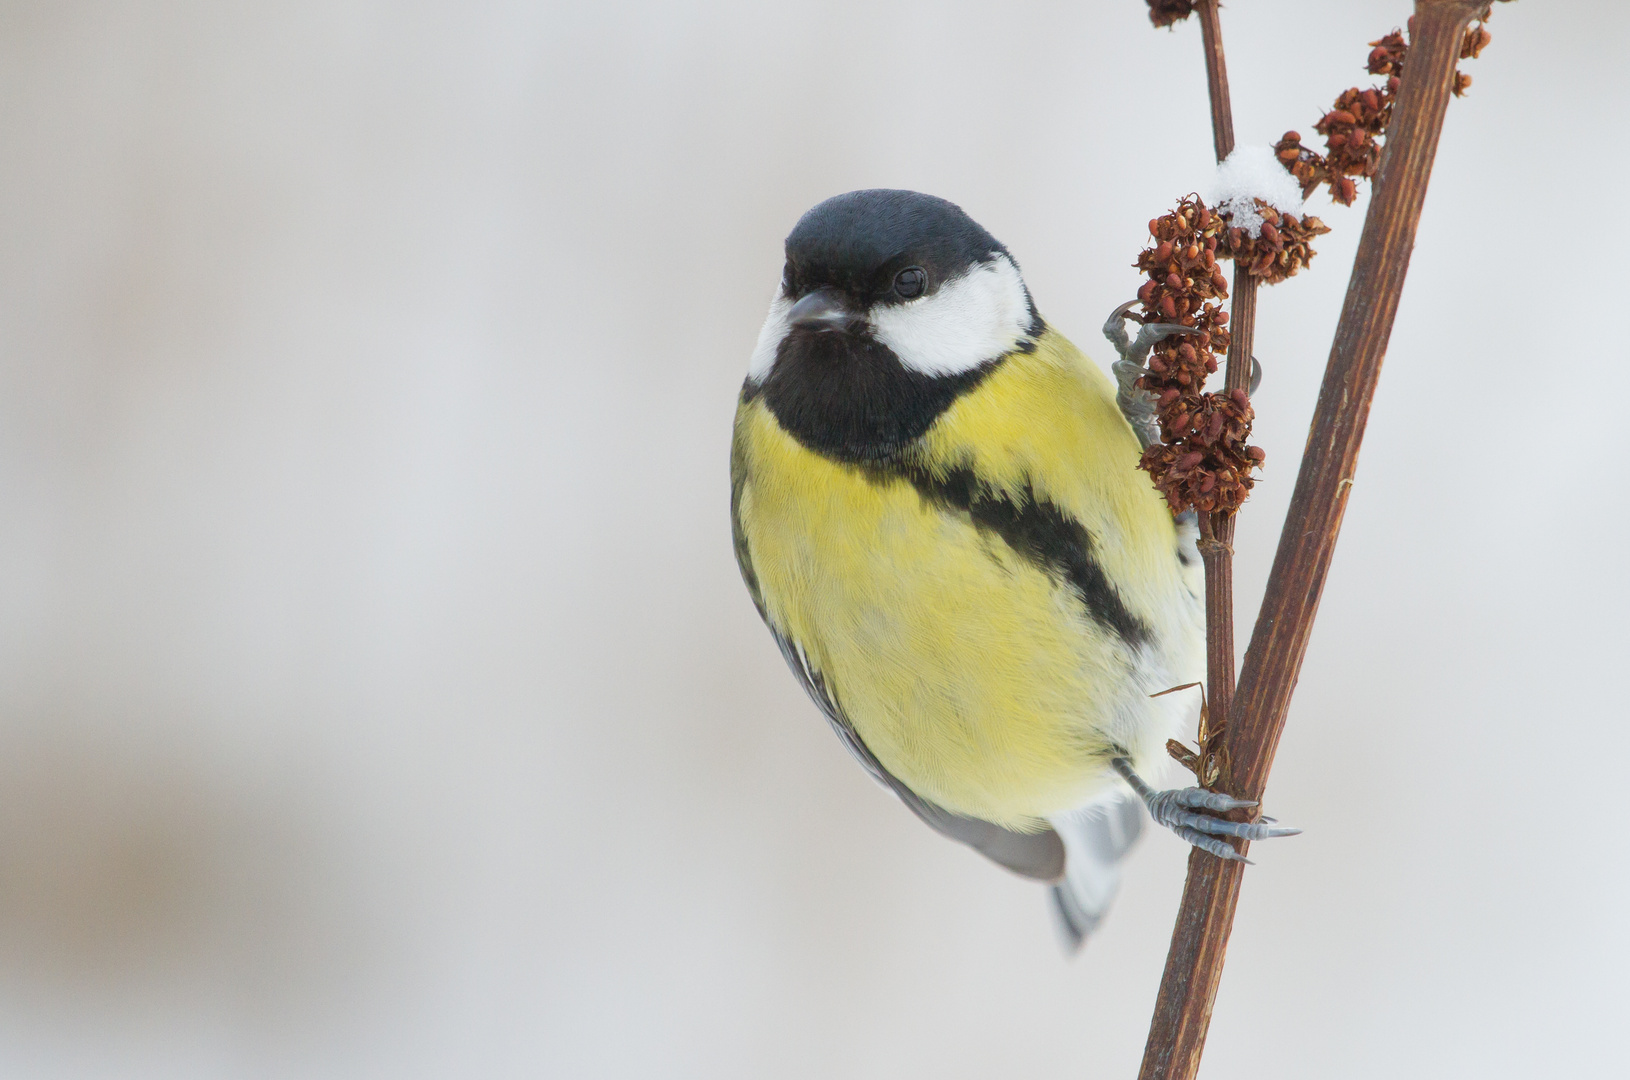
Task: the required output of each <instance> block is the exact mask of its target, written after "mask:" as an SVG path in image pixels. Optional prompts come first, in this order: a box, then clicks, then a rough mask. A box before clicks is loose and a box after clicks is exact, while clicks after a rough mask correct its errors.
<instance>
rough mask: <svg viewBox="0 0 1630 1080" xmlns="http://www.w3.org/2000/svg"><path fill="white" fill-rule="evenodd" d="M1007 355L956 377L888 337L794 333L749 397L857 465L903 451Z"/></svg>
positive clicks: (832, 454) (817, 445)
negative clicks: (903, 355)
mask: <svg viewBox="0 0 1630 1080" xmlns="http://www.w3.org/2000/svg"><path fill="white" fill-rule="evenodd" d="M1001 362H1002V361H1001V358H997V359H995V360H991V361H989V362H987V363H984V364H980V365H979V366H978V367H976V368H972V369H970V370H968V371H965V372H961V373H959V374H955V375H924V374H923V373H921V372H918V371H912V370H911V369H910V368H908V367H906V366H905V365H904V364H902V363H900V358H899V357H897V356H895V355H894V353H893V352H892V351H891V350H890V349H889V348H888V346H886V345H884V344H883V343H882V342H880V341H878V340H876V339H875V338H872V337H870V336H866V335H858V334H849V333H838V332H833V331H821V332H815V331H800V330H795V331H793V332H792V333H790V334H788V335H787V337H786V339H785V340H784V341H782V342H781V348H780V350H779V351H778V352H777V354H776V362H775V366H774V367H773V368H772V369H771V371H770V375H769V377H768V378H767V379H765V380H764V382H763V384H762V385H759V386H754V385H753V384H751V383H749V384H748V385H747V387H746V389H745V390H744V391H743V394H744V396H745V397H746V398H747V399H749V400H750V399H751V398H753V397H756V396H758V395H761V394H762V395H763V397H764V404H765V405H766V406H767V407H768V408H769V410H770V412H771V413H772V414H773V415H774V416H775V418H776V420H777V422H779V423H780V424H781V426H782V428H784V429H785V430H786V431H787V433H788V434H790V435H791V436H792V437H793V438H795V439H797V440H798V441H799V442H800V443H802V444H803V445H804V446H806V447H808V448H809V449H811V450H813V451H815V452H816V453H818V454H821V455H823V456H825V457H829V458H832V459H833V460H835V461H843V462H848V463H851V464H856V465H877V464H881V463H883V462H886V461H888V460H890V459H891V458H894V457H895V456H897V455H898V454H899V453H900V451H901V450H903V449H905V447H906V446H907V445H908V444H909V443H911V442H912V441H913V440H915V439H917V438H919V437H920V436H921V435H922V434H923V432H925V431H927V430H928V429H929V427H930V426H932V425H933V423H934V421H935V420H936V419H938V418H939V415H940V414H941V413H943V412H944V411H945V410H946V409H948V408H950V406H951V403H952V402H953V401H955V400H956V399H957V398H958V397H960V396H961V395H962V394H965V393H967V392H968V391H969V390H972V389H973V388H974V387H976V386H978V385H979V383H980V381H981V380H983V379H984V378H985V376H986V375H988V374H989V373H990V372H991V371H992V370H994V369H995V367H996V365H998V364H1000V363H1001Z"/></svg>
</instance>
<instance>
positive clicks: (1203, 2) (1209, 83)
mask: <svg viewBox="0 0 1630 1080" xmlns="http://www.w3.org/2000/svg"><path fill="white" fill-rule="evenodd" d="M1194 10H1195V11H1197V12H1198V13H1199V15H1200V38H1201V40H1202V42H1203V43H1204V44H1205V50H1206V90H1207V91H1208V93H1209V95H1210V97H1211V142H1212V145H1214V146H1215V147H1216V150H1217V160H1218V161H1222V160H1224V159H1225V158H1227V157H1228V155H1229V154H1232V153H1233V152H1234V107H1233V105H1232V104H1231V103H1230V102H1229V100H1228V64H1227V63H1226V62H1225V58H1224V57H1223V43H1222V21H1221V20H1220V19H1219V18H1218V17H1217V0H1199V2H1198V3H1196V4H1195V5H1194Z"/></svg>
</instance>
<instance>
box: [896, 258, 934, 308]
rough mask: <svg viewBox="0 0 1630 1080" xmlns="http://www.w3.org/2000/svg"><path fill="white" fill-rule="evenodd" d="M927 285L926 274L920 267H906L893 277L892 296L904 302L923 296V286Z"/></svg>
mask: <svg viewBox="0 0 1630 1080" xmlns="http://www.w3.org/2000/svg"><path fill="white" fill-rule="evenodd" d="M927 284H928V272H927V271H926V270H924V269H923V268H922V267H920V266H908V267H906V268H905V269H904V270H902V271H900V272H899V273H898V274H895V275H894V294H895V295H896V296H899V297H901V298H903V299H906V300H911V299H913V298H915V297H918V296H921V295H922V294H923V286H925V285H927Z"/></svg>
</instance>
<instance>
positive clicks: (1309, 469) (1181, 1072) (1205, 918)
mask: <svg viewBox="0 0 1630 1080" xmlns="http://www.w3.org/2000/svg"><path fill="white" fill-rule="evenodd" d="M1209 6H1210V5H1209V3H1208V4H1207V7H1209ZM1488 6H1489V0H1416V4H1415V13H1416V17H1415V26H1414V35H1413V42H1412V43H1411V46H1410V51H1409V62H1408V63H1407V64H1406V65H1405V67H1404V74H1403V81H1402V85H1401V86H1400V87H1399V91H1398V99H1397V103H1396V106H1395V108H1394V112H1393V118H1392V122H1391V124H1390V125H1389V127H1388V136H1387V142H1386V148H1385V150H1384V152H1383V156H1382V160H1381V169H1380V173H1379V174H1378V175H1377V177H1376V181H1375V189H1374V195H1373V198H1372V200H1371V202H1370V209H1369V213H1368V214H1367V215H1366V216H1365V219H1364V232H1363V234H1362V236H1360V238H1359V244H1358V254H1357V257H1356V259H1355V260H1354V265H1353V273H1352V277H1351V279H1350V280H1349V282H1348V287H1347V298H1346V301H1345V303H1344V304H1343V306H1342V312H1341V321H1340V323H1339V325H1338V326H1337V328H1336V336H1335V341H1334V343H1333V344H1332V346H1331V350H1330V359H1329V362H1328V364H1327V365H1326V367H1325V376H1324V384H1323V386H1322V387H1321V389H1320V391H1319V403H1318V407H1317V409H1316V411H1315V413H1314V418H1313V425H1312V430H1311V432H1310V433H1309V436H1308V442H1307V450H1306V452H1305V453H1304V455H1303V457H1302V465H1301V470H1300V472H1299V473H1298V475H1297V478H1296V489H1295V492H1294V493H1293V494H1292V496H1291V505H1290V510H1289V512H1288V513H1287V515H1286V518H1285V525H1284V529H1283V530H1282V531H1281V533H1280V538H1279V550H1278V553H1277V554H1276V555H1275V557H1274V564H1273V570H1272V571H1271V573H1270V575H1269V578H1268V588H1267V594H1266V596H1265V598H1264V600H1263V603H1262V610H1261V612H1260V613H1259V614H1258V616H1257V623H1256V628H1255V630H1254V631H1253V633H1252V635H1251V644H1250V648H1249V649H1248V650H1247V652H1246V656H1245V665H1244V667H1243V669H1242V670H1241V672H1240V680H1239V687H1238V692H1237V693H1236V694H1235V696H1234V700H1233V702H1232V707H1231V708H1230V709H1229V711H1228V713H1227V714H1226V715H1227V717H1228V725H1227V735H1226V741H1225V745H1226V748H1227V754H1228V761H1229V769H1228V772H1227V775H1226V777H1225V787H1226V789H1227V790H1228V792H1229V793H1230V794H1232V795H1236V796H1239V797H1242V798H1248V799H1260V798H1261V797H1262V794H1263V790H1264V789H1265V788H1266V786H1267V779H1268V770H1269V769H1270V767H1271V766H1272V764H1273V758H1274V753H1275V751H1276V750H1277V749H1278V746H1279V737H1280V734H1281V733H1282V732H1283V730H1284V725H1285V716H1286V713H1287V711H1288V710H1289V707H1290V696H1291V691H1292V690H1293V689H1294V687H1295V685H1296V679H1297V676H1298V675H1299V674H1300V672H1301V666H1302V658H1303V656H1304V654H1305V652H1306V650H1307V641H1308V636H1309V634H1310V633H1311V631H1312V628H1313V618H1314V615H1315V614H1316V612H1317V610H1318V604H1319V598H1320V595H1321V593H1322V592H1323V589H1324V579H1325V574H1326V572H1327V571H1328V569H1329V566H1330V558H1331V555H1332V553H1333V551H1334V549H1335V545H1336V538H1337V535H1338V534H1339V533H1340V530H1341V520H1342V515H1343V513H1344V512H1345V510H1346V507H1347V494H1348V489H1349V488H1350V487H1351V486H1352V479H1353V472H1354V468H1355V466H1356V464H1357V460H1358V449H1359V444H1360V442H1361V440H1362V439H1363V436H1364V425H1365V421H1366V420H1367V419H1368V417H1369V411H1370V401H1371V398H1372V397H1373V395H1374V393H1375V385H1376V381H1377V379H1378V378H1379V376H1380V373H1381V361H1382V359H1383V357H1384V356H1385V355H1386V347H1387V339H1388V337H1389V336H1390V335H1391V332H1392V323H1393V318H1394V316H1395V315H1396V313H1397V310H1398V298H1399V295H1400V294H1401V293H1402V291H1403V284H1404V276H1405V274H1406V272H1407V271H1408V268H1409V255H1410V251H1411V249H1412V248H1413V246H1414V241H1415V231H1416V227H1417V225H1418V224H1419V222H1420V213H1421V206H1422V204H1423V202H1424V201H1425V198H1426V185H1427V181H1428V180H1429V179H1430V177H1431V171H1432V160H1433V158H1434V156H1435V155H1436V153H1437V144H1438V137H1439V135H1440V134H1441V133H1442V131H1443V119H1444V114H1445V112H1446V111H1447V109H1448V105H1449V97H1450V93H1451V90H1452V88H1453V86H1454V82H1455V61H1456V60H1457V59H1458V57H1459V52H1460V47H1461V42H1462V39H1463V36H1464V33H1465V30H1466V28H1467V27H1468V26H1469V25H1470V24H1471V22H1472V20H1473V19H1475V18H1478V17H1479V16H1481V15H1483V14H1484V13H1485V12H1486V11H1487V8H1488ZM1204 10H1205V9H1203V8H1202V15H1203V14H1204ZM1202 25H1204V23H1202ZM1230 360H1231V363H1230V365H1229V368H1230V372H1229V373H1230V375H1233V374H1234V369H1235V366H1236V365H1235V363H1234V362H1232V361H1233V357H1232V356H1231V357H1230ZM1243 366H1247V367H1248V366H1249V360H1247V361H1246V363H1245V365H1243ZM1212 707H1213V708H1216V707H1217V705H1216V703H1213V706H1212ZM1241 870H1242V865H1241V864H1240V863H1234V862H1223V861H1222V860H1220V859H1217V858H1215V857H1213V856H1211V855H1207V854H1205V853H1203V852H1201V851H1199V850H1195V851H1194V852H1193V853H1192V854H1191V855H1190V857H1189V876H1188V882H1187V884H1186V885H1185V887H1184V890H1183V903H1182V907H1181V909H1180V910H1179V913H1178V919H1177V927H1176V929H1175V931H1174V932H1173V935H1172V947H1171V952H1170V953H1169V954H1168V956H1167V958H1166V971H1165V975H1164V976H1163V977H1162V979H1161V986H1160V998H1159V1002H1158V1003H1157V1005H1156V1010H1155V1018H1154V1023H1153V1025H1152V1027H1151V1028H1150V1032H1149V1042H1148V1045H1147V1047H1146V1049H1145V1052H1144V1061H1143V1069H1142V1071H1141V1073H1140V1077H1142V1078H1144V1080H1155V1078H1159V1080H1189V1078H1192V1077H1193V1076H1194V1074H1195V1072H1196V1070H1197V1069H1198V1068H1199V1063H1200V1053H1201V1051H1202V1049H1203V1048H1204V1046H1205V1036H1206V1028H1207V1025H1208V1024H1209V1023H1210V1019H1211V1007H1212V1003H1213V1002H1214V1001H1215V998H1216V990H1217V983H1218V980H1219V979H1220V978H1221V975H1222V965H1223V957H1224V954H1225V952H1226V950H1227V946H1228V934H1229V931H1230V929H1231V928H1232V926H1233V920H1234V909H1235V906H1236V904H1237V902H1238V900H1239V886H1240V879H1241Z"/></svg>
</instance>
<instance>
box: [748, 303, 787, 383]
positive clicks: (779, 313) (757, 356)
mask: <svg viewBox="0 0 1630 1080" xmlns="http://www.w3.org/2000/svg"><path fill="white" fill-rule="evenodd" d="M779 288H780V287H779V286H777V292H776V294H775V299H774V300H772V301H770V313H769V314H768V315H766V316H765V317H764V327H763V329H761V330H760V331H759V332H758V344H757V345H755V346H753V358H752V360H750V361H748V364H747V377H748V378H749V379H751V380H752V381H753V382H756V383H758V382H763V381H764V379H765V377H766V376H768V375H769V374H770V369H771V368H772V367H774V366H775V354H776V351H777V350H778V349H780V348H781V342H782V340H783V339H784V338H785V337H786V336H787V332H788V331H789V330H791V329H792V327H791V325H790V324H789V323H788V322H787V311H788V310H789V309H791V307H792V301H791V300H788V299H787V298H786V296H785V295H784V294H783V293H781V292H780V291H779Z"/></svg>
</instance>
